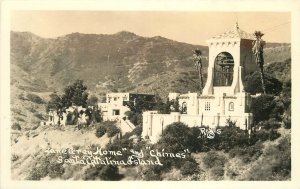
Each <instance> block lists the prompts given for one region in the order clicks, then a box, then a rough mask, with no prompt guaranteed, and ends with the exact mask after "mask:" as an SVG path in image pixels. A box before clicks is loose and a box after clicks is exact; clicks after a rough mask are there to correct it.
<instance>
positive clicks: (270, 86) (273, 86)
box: [245, 71, 282, 95]
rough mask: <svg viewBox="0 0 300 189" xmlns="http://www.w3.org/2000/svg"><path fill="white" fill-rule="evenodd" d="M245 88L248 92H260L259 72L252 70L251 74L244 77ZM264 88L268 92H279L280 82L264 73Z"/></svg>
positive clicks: (280, 88)
mask: <svg viewBox="0 0 300 189" xmlns="http://www.w3.org/2000/svg"><path fill="white" fill-rule="evenodd" d="M245 81H246V82H245V90H246V91H247V92H248V93H251V94H255V93H262V92H263V89H262V85H261V76H260V72H258V71H257V72H254V73H253V74H251V75H248V76H246V78H245ZM264 82H265V89H266V92H267V93H268V94H275V95H277V94H279V93H280V92H281V90H282V83H281V82H280V81H279V80H278V79H276V78H274V77H272V76H271V75H270V74H267V73H265V78H264Z"/></svg>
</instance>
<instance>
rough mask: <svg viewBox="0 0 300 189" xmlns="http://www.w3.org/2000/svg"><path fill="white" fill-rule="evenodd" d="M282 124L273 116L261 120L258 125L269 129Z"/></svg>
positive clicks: (276, 127)
mask: <svg viewBox="0 0 300 189" xmlns="http://www.w3.org/2000/svg"><path fill="white" fill-rule="evenodd" d="M280 125H281V123H280V122H278V121H276V119H275V118H271V119H268V120H266V121H261V122H259V123H258V125H257V126H258V127H262V128H264V129H266V130H269V129H278V128H279V127H280Z"/></svg>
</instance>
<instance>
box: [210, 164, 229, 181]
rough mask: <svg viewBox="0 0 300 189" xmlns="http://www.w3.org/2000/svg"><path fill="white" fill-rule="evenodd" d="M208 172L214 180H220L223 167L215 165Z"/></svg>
mask: <svg viewBox="0 0 300 189" xmlns="http://www.w3.org/2000/svg"><path fill="white" fill-rule="evenodd" d="M210 172H211V174H212V175H213V176H214V177H215V179H216V180H220V179H222V177H223V176H224V172H225V171H224V168H223V167H221V166H216V167H213V168H211V170H210Z"/></svg>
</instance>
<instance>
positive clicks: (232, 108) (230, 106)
mask: <svg viewBox="0 0 300 189" xmlns="http://www.w3.org/2000/svg"><path fill="white" fill-rule="evenodd" d="M228 111H234V103H233V102H230V103H229V105H228Z"/></svg>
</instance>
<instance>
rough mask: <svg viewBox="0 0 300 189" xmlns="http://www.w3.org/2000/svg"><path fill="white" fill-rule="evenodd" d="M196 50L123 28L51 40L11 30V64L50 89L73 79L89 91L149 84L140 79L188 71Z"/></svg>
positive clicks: (190, 46)
mask: <svg viewBox="0 0 300 189" xmlns="http://www.w3.org/2000/svg"><path fill="white" fill-rule="evenodd" d="M196 48H199V49H201V50H202V51H203V54H204V56H207V54H208V49H207V47H205V46H196V45H190V44H186V43H180V42H176V41H172V40H169V39H166V38H163V37H160V36H156V37H151V38H146V37H141V36H138V35H135V34H133V33H130V32H127V31H122V32H118V33H116V34H113V35H102V34H100V35H96V34H80V33H72V34H69V35H65V36H62V37H58V38H55V39H44V38H41V37H38V36H36V35H34V34H31V33H28V32H21V33H20V32H11V60H12V61H11V63H12V64H14V65H16V66H17V67H19V68H21V69H22V70H24V71H25V72H27V73H28V74H29V75H33V76H34V77H35V78H36V79H37V80H38V81H39V82H44V83H43V84H42V85H43V86H44V89H47V90H53V91H56V90H60V89H62V88H63V87H65V86H66V85H67V84H69V83H72V82H73V81H74V80H76V79H83V80H84V81H85V82H86V83H87V85H88V87H89V88H90V89H91V90H94V91H96V90H98V91H105V92H106V91H116V90H119V91H120V90H134V89H135V88H136V87H137V86H139V85H144V86H145V85H148V84H149V83H143V82H142V81H144V80H147V79H148V80H151V78H152V77H157V76H160V75H162V74H164V73H168V72H174V71H175V72H176V73H177V72H181V71H185V72H186V71H193V70H194V68H193V66H194V65H193V61H192V54H193V52H192V51H193V50H194V49H196ZM206 65H207V64H206ZM194 75H195V74H194ZM38 89H39V90H42V89H41V88H38Z"/></svg>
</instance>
